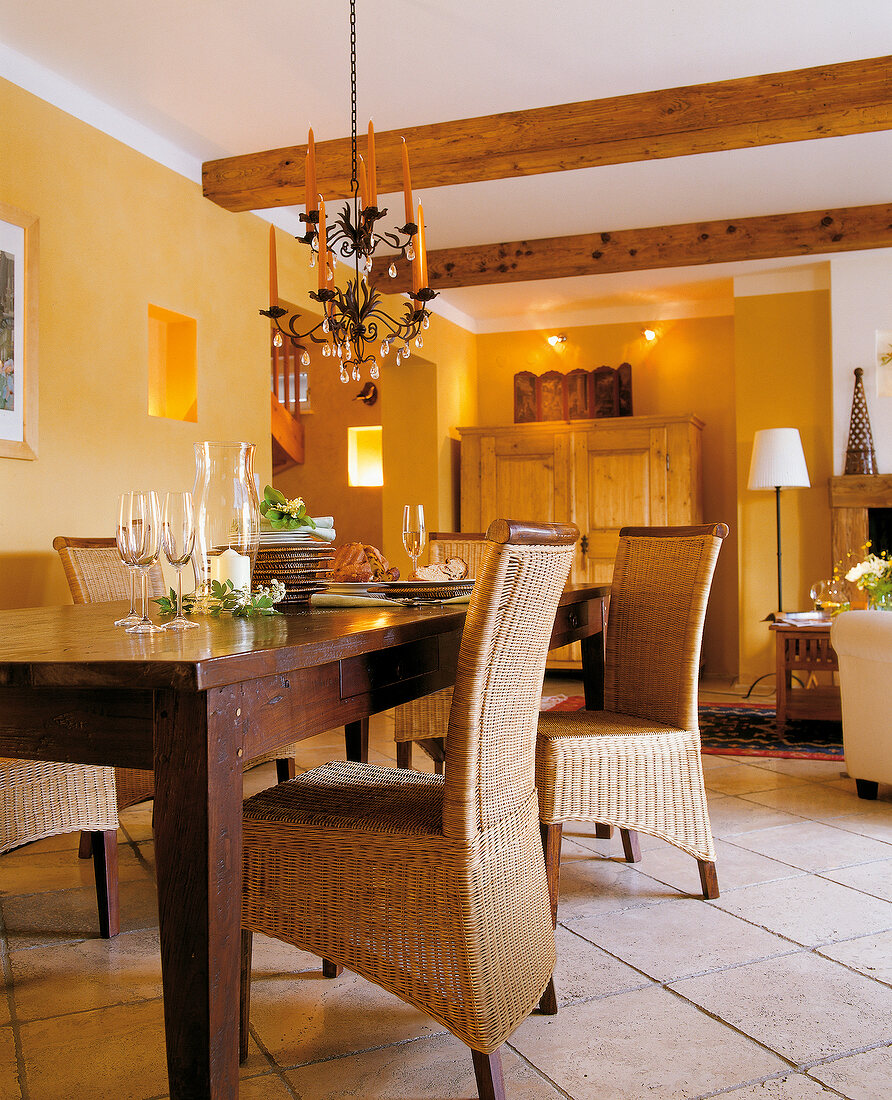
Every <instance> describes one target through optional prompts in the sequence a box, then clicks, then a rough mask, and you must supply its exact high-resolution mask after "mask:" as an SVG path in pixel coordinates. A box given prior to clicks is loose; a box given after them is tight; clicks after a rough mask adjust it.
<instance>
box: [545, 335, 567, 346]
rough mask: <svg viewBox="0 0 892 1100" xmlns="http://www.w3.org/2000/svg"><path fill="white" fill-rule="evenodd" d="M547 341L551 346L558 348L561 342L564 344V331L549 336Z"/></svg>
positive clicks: (565, 336)
mask: <svg viewBox="0 0 892 1100" xmlns="http://www.w3.org/2000/svg"><path fill="white" fill-rule="evenodd" d="M548 342H549V344H551V346H552V347H553V348H555V349H556V348H558V347H559V346H560V345H561V344H566V342H567V334H566V332H559V333H557V335H555V336H549V337H548Z"/></svg>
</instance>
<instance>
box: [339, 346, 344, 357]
mask: <svg viewBox="0 0 892 1100" xmlns="http://www.w3.org/2000/svg"><path fill="white" fill-rule="evenodd" d="M337 352H338V359H341V358H342V357H343V355H344V350H343V348H342V347H341V345H340V344H338V345H337Z"/></svg>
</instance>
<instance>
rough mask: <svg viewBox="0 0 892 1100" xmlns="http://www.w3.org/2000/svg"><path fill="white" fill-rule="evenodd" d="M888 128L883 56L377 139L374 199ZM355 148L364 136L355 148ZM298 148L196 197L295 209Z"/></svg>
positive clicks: (256, 160)
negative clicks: (407, 184)
mask: <svg viewBox="0 0 892 1100" xmlns="http://www.w3.org/2000/svg"><path fill="white" fill-rule="evenodd" d="M890 128H892V58H890V57H874V58H868V59H866V60H862V61H847V62H843V63H841V64H836V65H820V66H816V67H814V68H809V69H795V70H793V71H791V72H784V73H770V74H766V75H762V76H752V77H745V78H742V79H737V80H723V81H718V82H715V83H712V84H696V85H692V86H689V87H683V88H669V89H665V90H662V91H655V92H640V93H636V94H634V95H624V96H616V97H613V98H611V99H598V100H588V101H585V102H582V103H567V104H563V105H561V106H557V107H539V108H536V109H534V110H527V111H511V112H508V113H506V114H497V115H486V116H483V117H481V118H470V119H461V120H458V121H455V122H441V123H436V124H433V125H429V126H410V127H408V128H406V129H405V130H399V131H398V130H389V131H382V132H381V133H376V135H375V144H376V151H377V158H376V159H377V165H378V191H379V193H380V194H382V195H386V194H390V193H392V192H395V191H399V190H401V188H402V176H401V151H400V142H401V139H402V138H403V137H405V139H406V141H407V142H408V144H409V155H410V158H411V162H412V184H413V187H414V189H415V190H416V191H417V190H422V189H424V188H428V187H444V186H447V185H452V184H462V183H474V182H478V181H480V180H494V179H507V178H509V177H512V176H530V175H539V174H542V173H545V172H563V171H567V170H570V169H574V168H592V167H595V166H597V165H603V164H625V163H628V162H630V161H638V160H655V159H660V158H664V157H679V156H689V155H691V154H696V153H712V152H716V151H720V150H724V149H741V148H747V147H750V146H757V145H775V144H779V143H783V142H790V141H808V140H811V139H813V138H824V137H837V136H839V135H843V134H859V133H867V132H870V131H877V130H887V129H890ZM360 143H361V144H364V138H361V139H360ZM305 156H306V146H305V145H296V146H291V147H289V148H285V149H272V150H269V151H267V152H261V153H249V154H245V155H243V156H237V157H226V158H224V159H222V160H212V161H207V162H206V163H205V164H204V165H203V167H202V181H203V185H204V194H205V196H206V197H207V198H209V199H211V200H212V201H213V202H215V203H217V204H218V205H220V206H223V207H225V208H226V209H227V210H256V209H264V208H269V207H279V206H295V205H301V206H302V205H303V203H304V159H305ZM316 171H317V185H318V189H319V191H320V192H321V193H322V194H323V195H324V197H325V199H326V201H333V200H335V201H336V200H338V199H341V198H345V197H346V196H347V195H348V194H349V190H350V139H349V138H339V139H337V140H335V141H324V142H317V145H316Z"/></svg>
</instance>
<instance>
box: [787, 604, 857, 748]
mask: <svg viewBox="0 0 892 1100" xmlns="http://www.w3.org/2000/svg"><path fill="white" fill-rule="evenodd" d="M771 629H772V630H773V631H774V632H775V639H776V642H777V704H776V710H777V732H778V733H783V732H784V730H785V728H786V725H787V722H788V720H789V719H791V718H817V719H820V720H822V721H829V722H834V721H835V722H840V721H842V708H841V706H840V701H839V685H838V684H833V683H830V684H818V683H815V684H814V686H813V687H809V686H807V687H804V688H802V689H800V690H797V691H793V689H792V685H793V674H794V673H801V674H802V677H803V679H804V680H805V683H806V685H808V683H809V681H810V680H812V679H814V675H813V674H814V673H817V672H828V673H833V672H838V671H839V663H838V661H837V659H836V654H835V653H834V651H833V647H832V646H831V645H830V623H829V622H828V623H809V624H808V625H803V626H793V625H791V624H790V623H772V624H771Z"/></svg>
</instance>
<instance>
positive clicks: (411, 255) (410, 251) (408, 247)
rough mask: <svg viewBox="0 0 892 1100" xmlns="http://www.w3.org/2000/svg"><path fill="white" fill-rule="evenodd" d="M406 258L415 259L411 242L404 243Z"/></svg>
mask: <svg viewBox="0 0 892 1100" xmlns="http://www.w3.org/2000/svg"><path fill="white" fill-rule="evenodd" d="M406 259H407V260H414V259H415V249H414V248H413V247H412V245H411V244H407V245H406Z"/></svg>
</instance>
